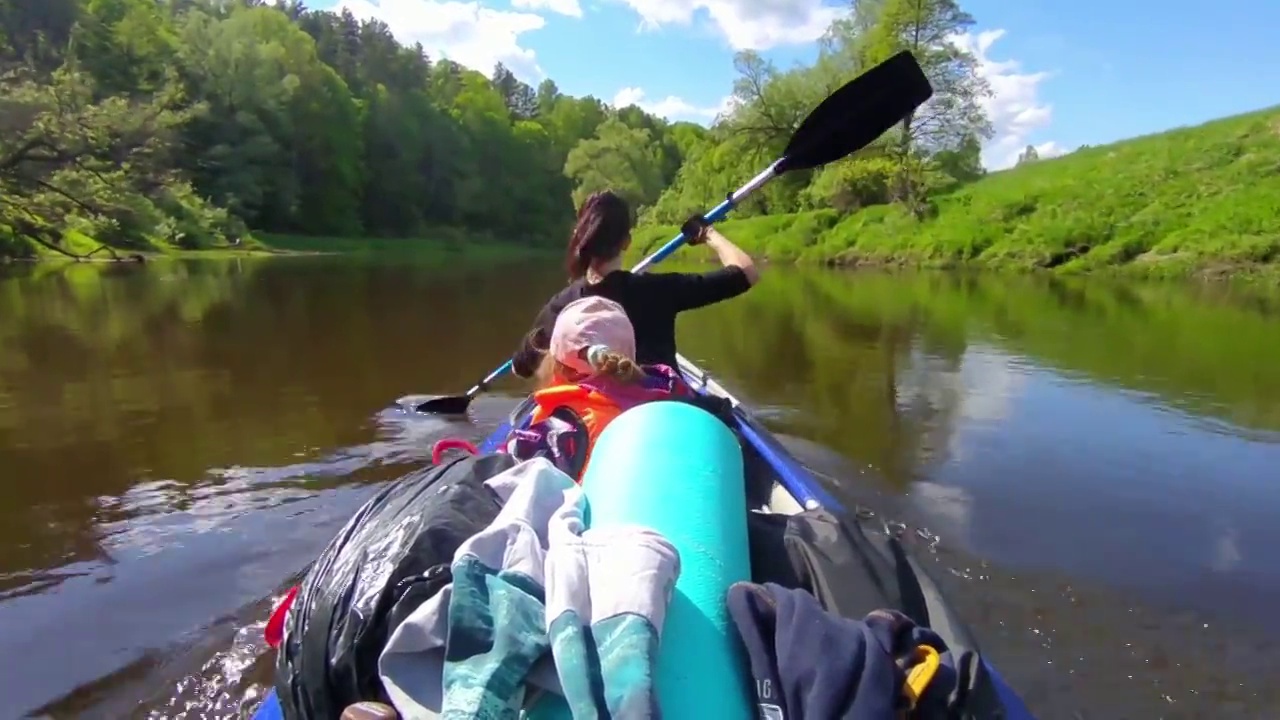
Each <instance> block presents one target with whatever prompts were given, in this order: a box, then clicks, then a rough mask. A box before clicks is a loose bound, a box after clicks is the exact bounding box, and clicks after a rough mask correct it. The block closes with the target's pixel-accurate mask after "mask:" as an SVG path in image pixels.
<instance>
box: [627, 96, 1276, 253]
mask: <svg viewBox="0 0 1280 720" xmlns="http://www.w3.org/2000/svg"><path fill="white" fill-rule="evenodd" d="M930 205H931V207H930V212H929V216H928V217H926V218H925V219H924V220H917V219H916V218H915V217H914V216H912V215H911V214H909V213H908V212H906V211H905V210H904V209H903V208H902V207H899V206H896V205H893V206H888V205H882V206H874V207H868V208H865V209H863V210H860V211H858V212H854V213H852V214H848V215H841V214H840V213H837V212H836V211H834V210H816V211H813V212H806V213H797V214H791V215H772V216H759V217H752V218H745V219H741V220H729V221H726V222H724V223H722V224H721V227H722V229H723V231H724V232H725V234H726V235H728V236H729V237H731V238H732V239H733V240H734V242H736V243H739V244H740V245H741V246H742V247H743V249H745V250H747V251H749V252H751V253H753V254H754V255H756V256H757V257H761V258H764V259H767V260H769V261H775V262H788V263H819V264H829V265H847V266H864V265H871V266H886V265H889V266H892V265H905V266H914V267H931V268H951V267H960V266H972V267H979V268H986V269H1002V270H1027V271H1029V270H1053V271H1055V272H1063V273H1073V272H1107V271H1116V272H1123V273H1125V274H1139V275H1146V276H1237V275H1265V276H1268V277H1280V108H1271V109H1268V110H1262V111H1258V112H1254V113H1249V114H1246V115H1239V116H1235V117H1231V118H1225V119H1222V120H1216V121H1213V122H1210V123H1206V124H1204V125H1200V126H1197V127H1192V128H1179V129H1176V130H1171V131H1168V132H1164V133H1160V134H1156V135H1149V136H1145V137H1140V138H1135V139H1131V140H1126V141H1122V142H1118V143H1115V144H1112V145H1106V146H1101V147H1092V148H1082V149H1080V150H1077V151H1076V152H1073V153H1071V154H1070V155H1066V156H1063V157H1060V158H1054V159H1051V160H1039V161H1033V162H1030V163H1027V164H1024V165H1020V166H1018V167H1015V168H1012V169H1010V170H1005V171H1002V172H996V173H991V174H990V175H987V176H986V177H984V178H982V179H981V180H978V181H976V182H974V183H972V184H969V185H966V186H963V187H961V188H959V189H957V190H955V191H953V192H950V193H947V194H943V195H937V196H934V197H933V198H931V203H930ZM678 231H679V230H678V228H675V227H672V226H647V227H643V228H640V229H638V230H637V231H636V233H635V242H634V243H633V246H632V247H633V248H634V250H633V253H632V254H633V255H635V256H636V257H637V258H638V257H640V256H641V255H643V254H644V253H646V252H649V251H652V250H654V249H656V248H657V247H659V246H660V245H661V244H662V243H663V242H665V241H667V240H669V239H671V238H672V237H674V236H675V235H676V233H677V232H678Z"/></svg>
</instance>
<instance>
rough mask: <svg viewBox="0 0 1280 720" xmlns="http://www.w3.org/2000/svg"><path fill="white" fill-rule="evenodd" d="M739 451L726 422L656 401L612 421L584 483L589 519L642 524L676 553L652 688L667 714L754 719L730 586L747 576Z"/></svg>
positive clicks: (703, 719)
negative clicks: (677, 564)
mask: <svg viewBox="0 0 1280 720" xmlns="http://www.w3.org/2000/svg"><path fill="white" fill-rule="evenodd" d="M743 484H744V480H743V474H742V450H741V448H739V446H738V443H737V440H736V439H735V438H734V436H733V433H731V432H730V431H729V429H728V428H727V427H725V426H724V423H722V422H720V421H719V420H717V419H716V418H715V417H713V416H712V415H711V414H709V413H707V412H706V411H704V410H701V409H699V408H696V407H694V406H692V405H689V404H686V403H678V402H653V403H646V404H644V405H639V406H636V407H634V408H632V409H630V410H628V411H626V412H624V413H622V414H621V415H619V416H618V417H617V418H615V419H614V420H613V422H611V423H609V426H608V427H606V428H605V430H604V432H603V433H601V434H600V437H599V439H598V440H596V445H595V448H594V449H593V450H592V451H591V462H590V465H589V466H588V467H587V471H586V473H585V475H584V477H583V479H582V489H583V492H584V493H585V494H586V496H587V514H586V523H587V526H588V527H593V528H598V527H606V526H609V525H624V524H625V525H644V526H647V527H650V528H652V529H654V530H657V531H658V532H660V533H662V534H663V535H665V536H666V538H667V539H668V540H670V541H671V544H673V545H674V546H675V547H676V550H678V551H679V553H680V577H679V579H678V580H677V581H676V586H675V592H674V593H673V595H672V598H671V606H670V608H669V609H668V612H667V618H666V623H665V625H664V627H663V629H662V646H661V648H660V649H659V651H658V668H657V676H656V678H655V684H656V686H657V691H658V702H659V704H660V705H661V707H662V713H663V717H664V718H665V719H666V720H681V719H683V718H688V719H689V720H718V719H719V718H724V719H725V720H742V718H749V717H754V716H755V710H754V703H753V702H752V701H751V699H750V698H751V697H753V694H752V691H751V680H750V675H749V673H748V670H747V664H746V659H745V658H744V657H743V654H742V646H741V641H740V640H739V639H738V633H737V630H736V629H735V628H734V626H733V620H732V619H731V618H730V617H729V611H728V608H727V607H726V605H725V597H726V595H727V593H728V591H729V586H730V585H732V584H733V583H735V582H739V581H744V580H750V579H751V562H750V556H749V555H748V551H747V507H746V496H745V493H744V491H743Z"/></svg>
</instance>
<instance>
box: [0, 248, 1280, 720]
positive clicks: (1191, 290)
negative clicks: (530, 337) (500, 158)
mask: <svg viewBox="0 0 1280 720" xmlns="http://www.w3.org/2000/svg"><path fill="white" fill-rule="evenodd" d="M0 273H3V274H0V662H2V663H3V665H4V667H5V670H4V671H3V672H0V698H4V705H5V709H6V711H7V712H6V713H5V714H6V715H8V713H9V712H10V711H11V712H13V713H14V714H26V715H29V716H30V715H34V716H40V715H47V716H51V717H55V718H59V719H61V718H73V717H84V718H102V717H154V718H160V717H175V718H176V717H184V718H229V717H238V716H242V715H243V714H244V713H246V712H247V710H248V709H249V708H251V707H252V706H253V704H254V703H255V702H256V700H257V699H258V698H259V697H260V696H261V693H262V691H263V688H264V686H265V685H264V684H265V683H267V682H269V681H270V676H271V668H270V660H269V659H267V656H266V654H265V648H264V645H263V643H262V640H261V633H262V623H263V621H264V620H265V617H266V614H267V612H268V608H269V606H270V604H271V602H272V598H273V597H275V596H277V595H278V594H279V593H280V592H281V591H282V590H283V589H284V588H286V587H287V586H288V585H289V584H290V583H291V582H292V581H294V580H296V578H297V577H298V574H299V573H300V572H301V571H302V569H303V568H304V567H305V565H306V564H307V563H308V562H309V561H310V560H311V559H312V558H313V557H314V556H315V555H316V553H317V552H318V551H319V550H320V549H321V548H322V547H323V545H324V544H325V543H326V542H327V541H328V540H329V538H330V537H331V536H332V535H333V533H334V532H335V531H336V530H337V529H338V527H339V526H340V525H341V524H342V523H343V522H344V521H345V519H346V518H347V517H348V515H349V514H350V513H351V512H352V511H353V510H355V509H356V508H357V507H358V506H359V504H360V503H361V502H362V501H363V500H364V499H365V498H367V497H368V496H369V495H370V493H371V492H372V491H373V489H374V487H375V486H376V485H377V484H378V483H380V482H383V481H385V480H387V479H389V478H393V477H396V476H398V475H400V474H403V473H404V472H406V471H408V470H409V469H411V468H413V467H415V466H417V465H419V464H421V463H422V462H423V461H424V459H425V458H426V457H427V455H428V454H429V448H430V446H431V443H432V441H433V440H434V439H435V438H437V437H440V436H445V435H454V436H464V437H471V438H477V437H480V436H481V435H483V434H484V432H485V431H486V430H487V429H490V428H492V427H493V426H494V425H495V424H496V423H497V421H498V419H499V418H500V417H501V416H502V415H503V414H504V413H505V412H506V411H507V410H508V409H509V408H511V407H512V406H513V405H514V403H515V401H516V397H517V395H518V392H519V386H518V385H515V384H504V385H502V386H501V387H500V388H498V390H499V391H498V392H495V393H494V394H491V395H488V396H486V397H484V398H482V399H481V400H479V401H478V402H477V403H475V405H474V406H473V417H472V418H471V421H470V422H467V421H462V422H459V421H446V420H443V419H433V418H409V417H406V416H405V415H404V414H402V413H399V412H397V411H395V410H394V408H393V403H394V401H395V400H396V399H397V398H399V397H402V396H404V395H406V394H410V393H423V394H446V393H454V392H459V391H461V390H464V389H465V388H467V387H469V386H470V385H471V384H472V383H473V381H474V380H476V378H477V377H478V375H480V374H481V373H483V372H485V371H487V370H488V369H490V368H492V367H493V366H495V365H496V364H497V363H498V362H500V361H501V360H502V359H503V358H504V357H505V356H507V355H508V354H509V353H510V351H511V350H512V349H513V348H514V345H515V343H516V342H517V340H518V339H519V338H520V336H521V334H522V333H523V332H525V331H526V329H527V323H528V322H529V320H530V319H531V318H532V316H533V314H534V311H535V310H536V308H537V304H538V303H539V302H541V300H542V299H544V298H545V297H546V296H547V295H548V294H549V293H550V292H551V291H553V290H554V289H555V288H556V287H557V286H558V285H559V284H560V282H561V280H560V276H559V273H558V272H557V270H556V268H555V267H554V266H551V265H548V266H547V267H545V268H540V267H532V268H530V267H507V268H504V269H497V270H495V269H493V268H478V267H470V266H467V265H465V264H464V265H462V266H457V267H451V268H448V269H442V268H440V267H438V266H432V265H415V264H412V263H410V264H404V263H403V262H400V261H397V262H396V263H392V262H389V261H378V260H377V259H372V260H370V259H365V260H356V259H352V258H342V257H309V258H283V259H264V260H228V261H202V262H177V261H170V262H159V263H152V264H149V265H147V266H118V267H114V266H77V267H70V268H62V269H54V268H49V267H43V266H37V267H22V268H0ZM1278 319H1280V298H1277V297H1268V296H1267V295H1266V294H1265V293H1261V292H1258V291H1246V290H1240V289H1231V288H1229V287H1227V286H1195V287H1183V286H1171V285H1146V284H1136V283H1121V282H1116V281H1107V280H1102V279H1091V280H1085V279H1051V278H1044V277H1005V276H990V277H971V276H962V275H941V274H939V275H932V274H929V275H874V274H851V273H839V272H833V271H816V270H813V271H798V270H784V269H781V268H769V269H768V270H767V273H766V276H765V280H764V282H763V283H762V284H761V285H760V286H759V287H758V288H756V289H754V290H753V291H752V292H750V293H748V294H747V295H746V296H744V297H742V298H740V299H738V300H735V301H733V302H730V303H725V304H722V305H720V306H718V307H715V308H710V309H706V310H703V311H699V312H696V313H690V314H688V315H687V317H685V318H682V319H681V321H680V323H681V324H680V337H681V349H682V351H683V352H684V353H685V354H686V355H687V356H689V357H690V358H692V359H693V360H695V361H696V362H698V363H699V364H701V365H702V366H703V367H705V368H707V369H709V370H711V371H712V372H713V373H714V374H716V375H717V376H718V377H719V378H720V379H721V380H722V382H723V383H724V384H726V385H727V386H728V387H730V388H731V389H734V390H735V391H738V392H740V394H741V396H742V397H743V398H744V399H745V400H747V401H748V403H749V404H751V405H752V406H753V407H755V408H757V409H758V411H759V412H760V413H761V415H762V417H764V418H766V419H767V422H768V424H769V425H770V426H772V427H773V428H774V429H775V430H777V431H778V432H780V433H783V434H785V438H786V442H787V443H788V444H789V445H791V446H792V447H793V448H795V449H797V452H798V454H799V455H800V457H801V458H802V459H803V460H804V461H805V462H806V463H807V464H809V465H811V466H812V467H814V468H815V469H816V470H817V471H819V472H820V473H821V474H822V475H823V476H824V477H826V478H828V479H829V481H830V483H831V489H832V491H833V492H834V493H836V494H837V496H838V497H840V498H841V499H842V500H843V501H844V502H845V503H846V504H847V505H849V506H850V507H853V506H860V507H861V508H863V509H864V510H863V513H864V515H865V516H866V517H868V518H870V521H869V523H868V524H869V526H874V528H873V529H877V528H887V529H888V531H891V532H894V531H901V530H902V529H903V528H908V529H915V530H919V531H920V532H919V533H916V535H917V536H922V537H929V538H934V540H933V547H932V548H929V547H928V543H919V545H920V546H921V550H922V553H923V555H922V556H923V557H924V558H925V560H926V563H927V564H930V565H931V566H932V567H933V569H934V574H935V575H936V576H937V577H938V578H939V579H940V580H941V581H942V582H943V583H944V585H946V586H947V589H948V590H950V592H951V595H952V597H953V600H955V601H956V603H957V605H958V606H959V608H960V610H961V612H962V613H963V614H964V615H965V617H966V619H967V620H968V622H969V623H970V624H971V625H972V626H973V628H974V630H975V631H976V633H977V635H978V637H979V638H980V640H981V641H982V642H983V647H984V649H985V650H986V651H987V652H988V654H989V656H990V657H991V659H992V660H994V661H995V663H996V664H997V665H998V666H999V667H1000V668H1001V669H1002V671H1003V673H1004V675H1005V676H1006V679H1007V680H1009V682H1010V683H1011V684H1012V685H1013V686H1014V687H1015V688H1017V689H1018V690H1019V691H1020V692H1021V693H1022V694H1023V695H1024V696H1025V697H1026V699H1027V701H1028V703H1029V704H1030V705H1031V706H1032V708H1033V710H1035V711H1036V712H1037V713H1038V714H1039V716H1040V717H1041V718H1044V719H1046V720H1049V719H1052V718H1106V719H1108V720H1113V719H1115V718H1135V719H1137V718H1141V719H1142V720H1149V719H1152V718H1193V717H1218V718H1273V717H1275V715H1276V710H1275V708H1276V707H1277V706H1280V685H1277V684H1276V683H1275V682H1273V680H1274V678H1276V677H1280V627H1278V626H1277V625H1276V623H1274V622H1273V617H1274V608H1276V607H1280V562H1277V561H1276V560H1275V548H1276V547H1277V546H1278V545H1280V492H1277V490H1278V489H1280V362H1277V360H1276V359H1277V358H1278V357H1280V332H1277V328H1280V323H1278V322H1277V321H1278ZM886 520H887V521H888V525H886V524H885V522H884V521H886ZM1267 678H1271V679H1272V681H1269V680H1267Z"/></svg>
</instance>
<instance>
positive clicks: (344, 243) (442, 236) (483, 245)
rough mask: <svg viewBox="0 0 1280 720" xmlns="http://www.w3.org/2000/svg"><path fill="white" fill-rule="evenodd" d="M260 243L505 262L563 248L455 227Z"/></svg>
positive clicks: (267, 238) (265, 236) (286, 248)
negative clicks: (414, 234) (421, 234)
mask: <svg viewBox="0 0 1280 720" xmlns="http://www.w3.org/2000/svg"><path fill="white" fill-rule="evenodd" d="M257 238H258V242H259V243H261V245H262V247H264V248H265V249H267V250H268V251H270V252H272V253H276V254H294V255H378V256H383V255H385V256H393V257H397V258H406V259H407V258H412V259H414V260H425V261H457V260H466V261H477V262H502V261H508V260H523V259H529V258H545V257H550V256H552V255H553V254H555V253H557V252H559V248H558V247H556V248H551V247H547V246H546V245H529V244H520V243H514V242H499V241H498V240H496V239H495V238H493V237H491V236H488V235H475V234H469V233H467V232H466V231H464V230H455V229H451V228H445V229H441V230H439V231H434V232H433V233H432V234H431V236H430V237H425V238H371V237H313V236H307V235H277V234H274V233H259V234H258V235H257Z"/></svg>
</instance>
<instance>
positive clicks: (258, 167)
mask: <svg viewBox="0 0 1280 720" xmlns="http://www.w3.org/2000/svg"><path fill="white" fill-rule="evenodd" d="M972 22H973V20H972V18H970V17H969V16H968V15H967V14H966V13H964V12H963V11H962V10H961V9H960V8H959V6H958V5H957V4H956V2H955V0H861V1H860V2H858V3H857V4H856V5H855V7H854V12H853V13H852V14H850V15H849V16H848V17H847V18H846V19H843V20H840V21H838V22H836V23H835V24H833V25H832V26H831V27H830V29H829V30H828V32H827V35H826V37H825V38H824V39H823V42H822V44H821V51H820V53H819V56H818V58H817V60H816V62H815V63H814V64H813V65H811V66H807V67H795V68H792V69H790V70H780V69H779V68H777V67H775V66H774V65H773V64H772V63H770V62H768V61H767V60H765V59H763V58H762V57H761V56H759V55H757V54H755V53H752V52H745V53H740V54H739V55H738V56H737V57H736V58H735V61H734V62H735V69H736V70H737V73H738V79H737V81H736V82H735V84H734V88H733V102H732V103H731V106H730V109H729V110H728V111H726V112H725V113H724V114H722V116H721V117H719V118H717V121H716V123H715V124H714V126H713V127H712V128H710V129H708V128H704V127H701V126H698V125H695V124H692V123H687V122H676V123H672V122H669V121H667V120H665V119H662V118H659V117H655V116H653V115H651V114H649V113H647V112H645V111H644V110H642V109H641V108H639V107H636V106H630V107H625V108H613V107H610V106H608V105H607V104H605V103H604V102H602V101H601V100H599V99H597V98H594V97H590V96H588V97H572V96H569V95H565V94H563V93H562V92H560V90H559V88H558V87H557V85H556V83H555V82H554V81H553V80H551V79H545V80H543V81H542V82H541V83H540V84H539V85H538V86H537V87H536V88H534V87H531V86H530V85H528V84H526V83H524V82H522V81H521V80H520V79H519V78H517V77H516V76H515V75H514V74H513V73H512V72H511V71H510V70H509V69H508V68H506V67H503V66H502V65H498V66H497V67H495V68H493V70H492V73H491V74H490V75H489V76H486V75H484V74H482V73H480V72H477V71H476V70H472V69H468V68H465V67H462V66H460V65H458V64H456V63H453V62H451V61H449V60H444V59H434V58H430V57H428V56H427V54H426V52H425V51H424V50H423V48H422V47H421V46H419V45H414V46H406V45H405V44H403V43H401V42H399V41H397V40H396V39H395V37H394V36H393V35H392V32H391V29H390V28H389V27H387V25H386V24H384V23H382V22H380V21H377V20H361V19H358V18H356V17H355V16H354V15H352V14H351V12H350V11H348V10H342V11H341V12H337V13H335V12H330V11H319V10H311V9H307V8H305V7H304V6H303V5H302V4H301V3H299V2H296V0H294V1H291V2H276V4H274V5H268V4H266V3H264V2H261V1H260V0H41V2H38V3H33V2H28V1H27V0H0V85H2V86H3V93H2V94H0V255H5V254H9V255H13V254H22V253H24V252H30V248H31V247H32V246H33V245H32V243H34V244H36V245H43V246H45V247H46V248H48V249H50V250H51V251H58V252H64V253H67V254H73V255H74V254H76V253H75V252H74V251H72V250H70V249H69V248H70V247H72V246H73V245H75V243H74V242H73V241H74V240H75V239H77V238H92V239H93V240H96V241H97V242H98V243H101V244H102V245H104V246H106V247H108V248H126V249H137V250H147V249H154V248H157V247H159V246H162V245H163V246H174V247H180V248H192V249H196V248H207V247H216V246H220V245H225V244H234V243H237V242H239V241H240V239H241V238H244V237H248V236H249V234H250V232H251V231H255V230H260V231H270V232H279V233H293V234H316V235H330V236H335V235H337V236H379V237H429V236H430V235H431V232H432V230H433V228H440V227H445V226H449V227H459V228H465V229H467V230H468V231H474V232H476V233H479V234H485V235H489V236H492V237H494V238H497V239H500V240H503V241H508V242H514V243H523V244H549V243H558V242H560V241H561V240H562V239H563V237H564V235H565V232H566V230H567V227H568V225H569V223H570V222H571V221H572V218H573V210H574V205H575V203H576V202H578V201H581V199H582V198H583V197H585V196H586V195H587V194H589V193H590V192H593V191H595V190H599V189H603V188H612V189H614V190H616V191H618V192H619V193H621V194H622V195H624V196H625V197H627V198H628V199H629V200H630V201H631V202H632V203H633V205H634V206H635V208H636V210H637V212H638V213H639V215H640V217H641V218H642V219H644V220H650V221H658V222H677V221H679V220H682V219H683V218H684V217H686V216H687V215H688V214H690V213H692V212H696V211H701V210H705V209H707V208H708V207H710V206H712V205H714V204H716V203H717V202H718V201H719V200H721V199H723V197H724V194H725V192H726V191H728V190H731V189H732V188H733V187H734V186H735V185H736V184H738V183H741V182H742V181H744V180H746V179H747V178H749V177H751V176H752V175H754V174H755V173H756V172H757V171H758V170H759V169H760V167H762V166H763V164H764V163H765V162H767V161H768V160H770V159H772V158H773V157H774V156H776V154H777V153H778V152H780V151H781V149H782V147H783V146H784V145H785V143H786V140H787V138H788V137H789V135H790V133H791V132H792V131H793V130H794V129H795V128H796V126H797V125H798V123H799V122H800V121H801V120H802V119H803V118H804V116H805V115H806V113H807V112H808V111H809V110H810V109H812V108H813V107H814V106H815V105H816V104H817V103H818V102H820V101H821V100H822V98H823V97H824V96H825V95H827V94H828V93H829V92H831V91H832V90H834V89H835V88H837V87H839V86H840V85H841V84H842V83H843V82H844V81H846V80H848V79H849V78H851V77H853V76H854V75H856V74H857V73H858V72H860V71H861V70H863V69H865V68H867V67H870V66H871V65H872V64H874V63H876V62H879V61H880V60H883V59H885V58H887V57H888V56H890V55H891V54H893V53H895V52H897V51H898V50H900V49H903V48H909V49H911V50H913V51H914V52H915V54H916V56H917V58H918V59H919V60H920V62H921V65H922V66H923V67H924V68H925V70H926V72H927V74H928V75H929V77H930V79H931V80H932V82H933V84H934V87H935V89H936V94H935V97H934V98H933V99H932V100H931V101H930V102H929V103H927V104H926V105H925V106H924V107H922V108H921V109H920V110H919V111H918V112H917V113H915V114H914V115H913V116H912V117H910V118H908V119H906V120H905V121H904V122H903V123H901V125H900V126H898V127H897V128H895V129H894V130H891V131H890V132H889V133H886V134H885V136H884V137H882V138H881V139H880V140H879V141H877V142H876V143H875V144H874V146H873V147H871V148H868V149H867V150H865V151H863V152H861V153H859V154H857V155H856V156H855V157H853V158H850V159H847V160H844V161H841V162H838V163H834V164H832V165H830V166H828V167H826V168H823V169H820V170H817V171H812V172H807V173H797V174H795V175H794V176H788V177H786V178H783V179H782V180H779V181H777V182H775V183H772V184H770V185H769V186H768V187H766V188H765V189H764V190H763V191H762V192H761V193H759V194H758V196H756V197H754V198H752V199H751V200H750V201H749V202H748V203H747V205H746V207H744V208H742V209H741V212H742V213H743V214H748V215H750V214H766V213H788V212H795V211H799V210H806V209H814V208H834V209H836V210H837V211H840V212H849V211H853V210H856V209H858V208H860V207H864V206H867V205H871V204H877V203H889V202H903V203H907V204H908V205H909V206H910V207H912V209H913V210H916V211H917V212H918V213H924V212H927V210H928V197H929V195H930V193H931V192H933V191H936V190H938V189H939V188H945V187H951V186H954V185H956V184H958V183H964V182H969V181H971V180H973V179H975V178H976V177H978V176H980V175H981V174H982V172H983V171H982V168H981V164H980V163H979V161H978V151H979V149H980V143H981V140H982V139H983V138H985V137H988V136H989V135H990V132H991V127H990V123H989V122H988V120H987V118H986V116H985V115H984V113H983V111H982V105H981V102H980V100H981V98H982V96H983V95H984V94H985V93H987V92H988V89H987V88H986V86H985V84H984V83H983V81H982V80H981V78H980V77H979V76H978V75H977V73H976V67H975V60H974V58H973V57H972V56H971V55H969V54H968V53H966V52H965V51H963V50H962V49H961V48H960V47H958V46H957V45H956V44H955V43H954V42H953V40H952V39H951V38H953V37H954V35H955V33H957V32H960V31H963V30H965V29H966V28H968V27H969V26H970V25H971V24H972ZM80 246H81V247H83V244H82V245H80ZM112 252H114V250H112Z"/></svg>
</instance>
